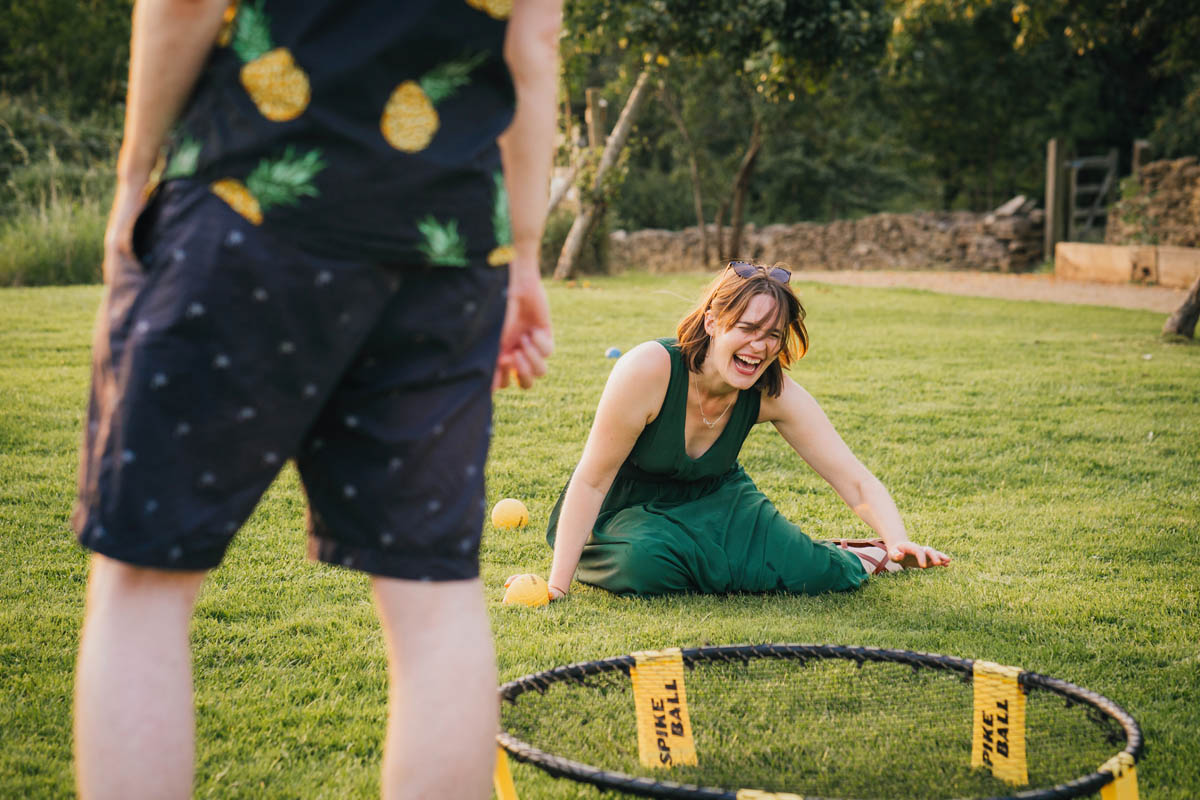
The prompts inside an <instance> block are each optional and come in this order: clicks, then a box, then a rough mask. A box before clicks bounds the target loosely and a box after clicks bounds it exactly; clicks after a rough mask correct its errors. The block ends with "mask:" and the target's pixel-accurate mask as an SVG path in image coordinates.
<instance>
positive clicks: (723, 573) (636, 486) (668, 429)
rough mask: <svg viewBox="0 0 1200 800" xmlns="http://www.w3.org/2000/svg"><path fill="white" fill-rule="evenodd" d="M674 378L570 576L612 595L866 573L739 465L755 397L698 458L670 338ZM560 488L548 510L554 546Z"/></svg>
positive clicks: (743, 399) (822, 584)
mask: <svg viewBox="0 0 1200 800" xmlns="http://www.w3.org/2000/svg"><path fill="white" fill-rule="evenodd" d="M658 341H659V343H660V344H662V346H663V347H665V348H666V349H667V352H669V353H670V354H671V382H670V384H669V386H668V387H667V394H666V397H665V398H663V404H662V408H661V409H660V410H659V413H658V416H657V417H656V418H655V419H654V421H653V422H651V423H650V424H649V425H647V426H646V429H645V430H644V431H642V434H641V436H639V437H638V440H637V442H635V443H634V446H633V449H632V450H631V451H630V453H629V456H628V458H626V459H625V463H624V464H622V465H621V468H620V470H619V471H618V472H617V475H616V478H615V479H614V480H613V484H612V487H611V488H610V489H609V490H608V495H607V496H606V497H605V498H604V503H603V505H602V506H601V507H600V513H599V515H598V516H597V518H596V525H595V528H594V530H593V531H592V535H591V536H590V537H588V541H587V544H586V545H585V546H584V548H583V554H582V555H581V556H580V559H579V568H578V570H577V572H576V577H578V578H579V580H581V581H583V582H584V583H590V584H595V585H596V586H600V587H602V588H604V589H608V590H609V591H611V592H616V593H618V594H625V595H631V594H644V595H652V594H668V593H673V592H705V593H720V592H770V591H782V592H796V593H803V594H818V593H821V592H831V591H845V590H848V589H854V588H857V587H858V586H861V585H862V584H863V583H864V582H866V580H867V574H866V572H865V571H864V570H863V568H862V563H861V562H860V561H859V559H858V557H857V556H855V555H853V554H852V553H849V552H847V551H845V550H840V549H838V548H837V547H836V546H835V545H833V544H831V543H829V542H819V541H818V542H814V541H813V540H812V539H810V538H808V536H807V535H805V533H804V532H803V531H802V530H800V528H799V527H798V526H797V525H795V524H793V523H791V522H789V521H788V520H787V519H785V518H784V516H783V515H782V514H780V513H779V511H778V510H777V509H776V508H775V506H774V505H773V504H772V503H771V501H770V500H768V499H767V498H766V496H765V495H763V493H762V492H760V491H759V490H758V488H757V487H756V486H755V485H754V482H753V481H752V480H750V476H749V475H747V474H746V471H745V470H743V469H742V467H741V466H740V465H739V464H738V463H737V455H738V453H739V452H740V451H741V449H742V443H743V442H744V441H745V440H746V435H747V434H748V433H749V432H750V429H751V428H752V427H753V426H754V424H755V422H756V421H757V420H758V412H759V402H760V400H761V396H760V394H759V392H758V391H756V390H749V391H742V392H739V394H738V398H737V401H736V403H735V404H734V406H733V408H731V409H730V411H729V415H730V416H729V422H728V423H727V424H726V426H725V430H723V431H722V432H721V435H720V437H718V438H717V440H716V441H715V442H714V443H713V444H712V446H711V447H710V448H709V449H708V450H707V451H705V452H704V454H702V455H701V456H700V457H699V458H692V457H691V456H689V455H688V454H687V452H686V450H685V448H684V418H685V416H686V413H687V395H688V371H687V367H686V366H685V365H684V363H683V356H682V354H681V352H680V351H679V348H678V347H677V345H676V343H675V341H674V340H673V339H659V340H658ZM565 496H566V488H564V489H563V492H562V494H561V495H560V496H559V498H558V503H557V504H556V505H555V506H554V510H553V511H552V512H551V514H550V524H549V529H548V530H547V533H546V541H548V542H549V543H550V545H551V546H552V547H553V545H554V537H555V532H556V529H557V526H558V515H559V512H560V511H561V509H562V502H563V498H564V497H565Z"/></svg>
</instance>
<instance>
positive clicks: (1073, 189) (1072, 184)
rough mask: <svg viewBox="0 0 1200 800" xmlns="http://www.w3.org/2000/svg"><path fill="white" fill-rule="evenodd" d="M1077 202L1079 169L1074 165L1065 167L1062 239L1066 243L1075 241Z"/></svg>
mask: <svg viewBox="0 0 1200 800" xmlns="http://www.w3.org/2000/svg"><path fill="white" fill-rule="evenodd" d="M1078 200H1079V168H1078V167H1076V166H1075V165H1074V164H1068V165H1067V213H1066V215H1065V216H1066V219H1064V220H1063V221H1064V222H1066V223H1067V228H1066V232H1065V233H1064V234H1063V238H1064V239H1065V240H1066V241H1068V242H1073V241H1075V204H1076V203H1077V202H1078Z"/></svg>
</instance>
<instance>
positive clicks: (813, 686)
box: [501, 658, 1126, 800]
mask: <svg viewBox="0 0 1200 800" xmlns="http://www.w3.org/2000/svg"><path fill="white" fill-rule="evenodd" d="M684 679H685V685H686V693H687V705H688V707H689V711H690V715H691V723H692V727H693V730H694V737H695V745H696V753H697V756H698V760H699V765H698V766H694V767H692V766H676V767H674V768H672V769H670V770H662V769H653V768H647V767H643V766H641V765H640V763H639V759H638V742H637V724H636V721H635V713H634V701H633V692H632V684H631V681H630V678H629V676H628V675H627V674H625V673H624V672H622V671H609V672H605V673H603V674H598V675H590V676H588V677H585V678H583V679H582V680H578V679H576V680H562V681H555V682H549V683H543V684H542V685H541V686H540V689H541V690H540V691H539V690H532V691H526V692H524V693H521V694H519V696H517V697H516V698H515V700H514V701H512V702H505V703H503V705H502V709H501V725H502V728H503V730H504V731H505V732H507V733H508V734H510V735H511V736H513V737H515V738H516V739H518V740H520V741H522V742H524V743H526V744H528V745H530V746H532V747H534V748H537V749H539V750H542V751H545V752H547V753H550V754H553V755H555V756H559V757H562V758H566V759H571V760H573V761H578V762H582V763H584V764H587V765H590V766H592V767H596V768H598V769H600V770H606V771H614V772H623V773H627V774H628V775H632V776H644V777H647V778H650V779H652V780H655V781H664V780H665V781H672V782H676V783H687V784H698V785H701V786H709V787H721V788H723V789H725V790H727V791H736V790H738V789H740V788H752V789H760V790H765V791H771V792H790V793H795V794H800V795H804V796H806V797H811V796H819V797H826V798H894V799H899V800H903V799H904V798H914V800H915V798H922V799H925V798H972V797H979V798H984V797H1003V796H1009V795H1012V794H1015V793H1018V792H1026V791H1029V790H1031V789H1039V788H1048V787H1053V786H1056V785H1060V784H1064V783H1067V782H1070V781H1072V780H1074V779H1078V778H1081V777H1083V776H1086V775H1089V774H1091V773H1094V772H1096V770H1097V768H1098V767H1099V766H1100V765H1101V764H1103V763H1105V762H1106V761H1108V759H1110V758H1111V757H1112V756H1114V755H1115V754H1116V753H1118V752H1119V751H1120V750H1121V749H1122V748H1123V747H1124V746H1125V744H1126V734H1125V731H1124V730H1123V729H1122V727H1121V725H1120V724H1119V723H1118V722H1117V721H1116V720H1114V719H1113V718H1111V717H1110V716H1108V715H1106V714H1104V713H1102V712H1100V711H1099V710H1097V709H1096V708H1093V707H1092V706H1091V705H1088V704H1086V703H1080V702H1076V701H1072V700H1070V699H1067V698H1064V697H1063V696H1060V695H1059V694H1056V693H1054V692H1051V691H1048V690H1046V689H1044V688H1040V687H1038V686H1031V687H1028V688H1027V695H1026V751H1027V763H1028V777H1029V783H1028V784H1026V785H1021V786H1014V785H1010V784H1008V783H1005V782H1003V781H1000V780H998V779H996V778H994V777H992V776H991V775H990V774H989V773H988V772H986V771H985V770H983V769H972V767H971V766H970V764H971V735H972V708H973V690H972V683H971V681H970V679H969V673H964V672H961V671H954V670H947V669H934V668H929V667H928V666H920V665H916V666H914V665H913V664H907V663H898V662H894V661H864V662H856V661H853V660H843V659H840V658H816V659H811V658H810V659H805V660H797V659H793V658H754V659H747V660H744V661H743V660H740V659H739V660H732V661H728V660H698V661H696V662H695V663H693V664H691V665H690V666H689V668H687V669H685V670H684ZM1064 796H1066V795H1064Z"/></svg>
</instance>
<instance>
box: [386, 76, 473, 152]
mask: <svg viewBox="0 0 1200 800" xmlns="http://www.w3.org/2000/svg"><path fill="white" fill-rule="evenodd" d="M483 58H484V54H482V53H481V54H480V55H478V56H475V57H473V58H468V59H464V60H462V61H451V62H449V63H448V64H443V65H442V66H440V67H438V68H437V69H434V70H432V71H431V72H429V73H428V74H426V75H425V76H424V77H423V78H421V80H420V81H419V82H418V81H404V82H403V83H401V84H400V85H399V86H397V87H396V88H395V89H393V90H392V94H391V96H390V97H389V98H388V101H387V104H386V105H384V107H383V116H382V117H381V118H380V120H379V129H380V131H382V132H383V138H384V139H386V140H387V143H388V144H390V145H391V146H392V147H394V148H396V149H397V150H403V151H404V152H406V153H416V152H419V151H421V150H424V149H425V148H426V147H428V146H429V143H430V142H431V141H433V137H434V134H436V133H437V131H438V127H439V126H440V125H441V119H440V118H439V117H438V113H437V108H436V106H437V104H438V103H440V102H441V101H443V100H445V99H446V98H447V97H449V96H450V95H452V94H454V93H455V92H456V91H458V89H459V87H461V86H463V85H465V84H466V83H467V82H468V80H469V78H468V76H469V75H470V74H471V70H473V69H475V67H477V66H479V62H480V61H482V60H483Z"/></svg>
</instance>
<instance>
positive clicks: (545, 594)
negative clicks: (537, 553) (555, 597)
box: [500, 575, 550, 608]
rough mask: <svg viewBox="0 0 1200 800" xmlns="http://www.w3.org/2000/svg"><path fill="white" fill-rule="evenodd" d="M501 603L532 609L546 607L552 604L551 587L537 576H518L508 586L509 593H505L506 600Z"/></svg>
mask: <svg viewBox="0 0 1200 800" xmlns="http://www.w3.org/2000/svg"><path fill="white" fill-rule="evenodd" d="M500 602H501V603H503V604H504V605H512V604H514V603H517V604H520V605H523V606H530V607H531V608H536V607H538V606H544V605H546V604H547V603H549V602H550V587H549V586H548V585H547V584H546V582H545V581H544V580H542V579H541V578H539V577H538V576H537V575H518V576H517V577H515V578H513V582H512V583H510V584H509V585H508V591H506V592H505V593H504V599H503V600H501V601H500Z"/></svg>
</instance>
